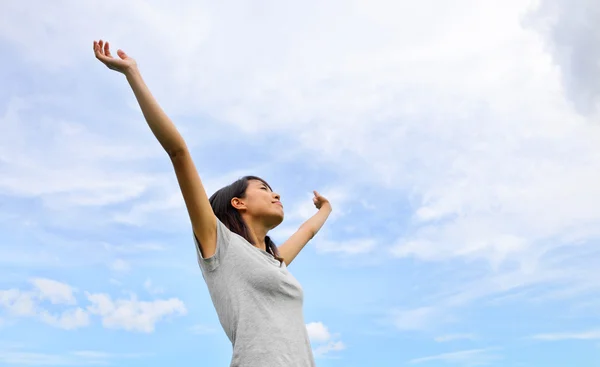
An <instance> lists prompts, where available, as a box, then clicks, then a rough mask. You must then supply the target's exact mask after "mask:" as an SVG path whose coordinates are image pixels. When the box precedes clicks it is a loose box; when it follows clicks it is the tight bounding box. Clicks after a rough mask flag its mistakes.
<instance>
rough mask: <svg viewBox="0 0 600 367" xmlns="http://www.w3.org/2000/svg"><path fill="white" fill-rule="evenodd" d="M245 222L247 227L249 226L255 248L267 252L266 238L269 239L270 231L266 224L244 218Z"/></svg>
mask: <svg viewBox="0 0 600 367" xmlns="http://www.w3.org/2000/svg"><path fill="white" fill-rule="evenodd" d="M244 221H245V222H246V226H248V230H249V231H250V238H252V241H253V242H254V246H255V247H258V248H259V249H261V250H263V251H267V244H266V243H265V237H267V233H268V232H269V230H268V229H267V228H266V227H265V226H264V224H262V223H259V222H256V221H253V220H252V218H248V217H244Z"/></svg>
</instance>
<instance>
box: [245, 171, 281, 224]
mask: <svg viewBox="0 0 600 367" xmlns="http://www.w3.org/2000/svg"><path fill="white" fill-rule="evenodd" d="M239 200H240V201H241V203H242V204H243V207H241V208H240V209H242V210H244V213H245V214H246V215H250V216H252V217H254V218H260V219H262V220H263V221H265V222H266V223H268V224H269V225H270V226H272V227H275V226H277V225H279V224H280V223H281V222H282V221H283V217H284V212H283V205H282V204H281V201H280V196H279V194H277V193H275V192H273V191H271V189H270V188H269V186H268V185H266V184H265V183H264V182H262V181H260V180H249V181H248V187H247V188H246V192H245V195H244V198H241V199H239Z"/></svg>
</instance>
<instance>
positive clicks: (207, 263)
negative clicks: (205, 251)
mask: <svg viewBox="0 0 600 367" xmlns="http://www.w3.org/2000/svg"><path fill="white" fill-rule="evenodd" d="M192 235H193V237H194V244H195V245H196V255H197V257H198V265H200V268H201V269H202V270H206V271H213V270H215V269H216V268H217V267H218V266H219V263H220V262H221V260H222V259H223V257H224V256H225V253H226V252H227V248H228V247H229V241H230V240H231V231H230V230H229V228H227V227H226V226H225V224H223V222H221V221H220V220H219V219H218V218H217V245H216V249H215V253H214V255H213V256H211V257H209V258H206V259H205V258H203V257H202V253H201V252H200V242H199V241H198V238H196V235H195V234H194V233H193V232H192Z"/></svg>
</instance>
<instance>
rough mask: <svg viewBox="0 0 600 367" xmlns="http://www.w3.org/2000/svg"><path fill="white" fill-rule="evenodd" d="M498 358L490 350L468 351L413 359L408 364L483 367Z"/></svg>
mask: <svg viewBox="0 0 600 367" xmlns="http://www.w3.org/2000/svg"><path fill="white" fill-rule="evenodd" d="M499 358H500V356H499V355H496V354H492V353H491V349H470V350H461V351H458V352H450V353H442V354H437V355H433V356H428V357H421V358H415V359H411V360H410V361H409V363H411V364H420V363H428V362H442V363H447V364H460V365H462V366H484V365H487V364H490V363H491V362H493V361H496V360H498V359H499Z"/></svg>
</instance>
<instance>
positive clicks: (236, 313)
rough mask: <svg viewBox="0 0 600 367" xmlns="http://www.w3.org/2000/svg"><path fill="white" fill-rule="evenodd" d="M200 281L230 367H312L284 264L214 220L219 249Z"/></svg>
mask: <svg viewBox="0 0 600 367" xmlns="http://www.w3.org/2000/svg"><path fill="white" fill-rule="evenodd" d="M194 241H195V243H196V251H197V253H198V263H199V265H200V269H201V270H202V276H203V277H204V280H205V281H206V284H207V286H208V291H209V293H210V296H211V298H212V301H213V304H214V306H215V309H216V311H217V315H218V316H219V321H220V322H221V325H222V327H223V330H224V331H225V334H227V337H229V340H230V341H231V343H232V346H233V356H232V359H231V365H230V367H315V362H314V358H313V354H312V349H311V345H310V341H309V339H308V332H307V330H306V325H305V323H304V314H303V310H302V304H303V298H304V293H303V291H302V287H301V286H300V283H299V282H298V281H297V280H296V279H295V278H294V277H293V276H292V274H290V272H289V271H288V269H287V267H286V265H285V263H280V262H279V261H278V260H277V259H275V258H274V257H273V256H272V255H271V254H269V253H267V252H266V251H263V250H261V249H259V248H257V247H255V246H253V245H252V244H250V243H249V242H248V241H246V239H244V238H243V237H241V236H239V235H238V234H236V233H234V232H232V231H230V230H229V229H228V228H227V227H226V226H225V225H224V224H223V223H222V222H221V221H220V220H218V219H217V248H216V252H215V254H214V255H213V256H211V257H210V258H208V259H204V258H203V257H202V255H201V253H200V247H199V244H198V241H197V239H196V236H194Z"/></svg>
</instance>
